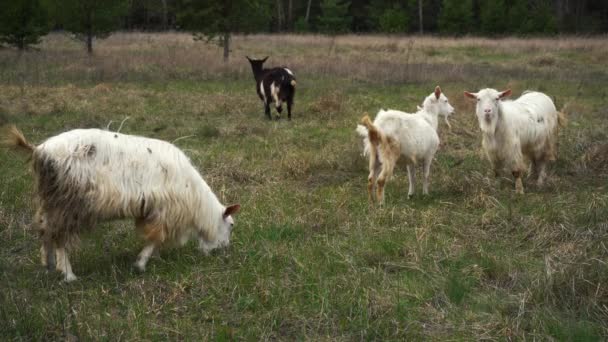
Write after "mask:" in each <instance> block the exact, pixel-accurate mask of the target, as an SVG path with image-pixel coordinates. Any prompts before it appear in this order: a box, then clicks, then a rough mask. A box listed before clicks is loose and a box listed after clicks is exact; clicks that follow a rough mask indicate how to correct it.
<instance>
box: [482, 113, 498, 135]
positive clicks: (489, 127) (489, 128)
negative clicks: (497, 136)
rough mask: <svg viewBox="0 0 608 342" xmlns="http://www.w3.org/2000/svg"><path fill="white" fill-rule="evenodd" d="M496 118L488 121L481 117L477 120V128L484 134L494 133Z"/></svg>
mask: <svg viewBox="0 0 608 342" xmlns="http://www.w3.org/2000/svg"><path fill="white" fill-rule="evenodd" d="M496 122H497V120H496V118H493V119H490V120H489V121H488V120H487V119H486V118H485V117H483V118H480V119H479V128H480V129H481V131H482V132H484V133H494V132H495V131H496Z"/></svg>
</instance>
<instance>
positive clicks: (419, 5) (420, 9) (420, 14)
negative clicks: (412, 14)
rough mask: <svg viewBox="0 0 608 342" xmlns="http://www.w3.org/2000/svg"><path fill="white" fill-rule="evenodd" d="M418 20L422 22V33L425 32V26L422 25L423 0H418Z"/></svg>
mask: <svg viewBox="0 0 608 342" xmlns="http://www.w3.org/2000/svg"><path fill="white" fill-rule="evenodd" d="M418 21H419V23H420V34H423V33H424V28H423V25H422V0H418Z"/></svg>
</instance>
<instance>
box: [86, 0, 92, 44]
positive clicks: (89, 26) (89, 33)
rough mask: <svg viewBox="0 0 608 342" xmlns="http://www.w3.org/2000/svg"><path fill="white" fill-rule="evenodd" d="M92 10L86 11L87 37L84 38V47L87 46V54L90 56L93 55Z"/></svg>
mask: <svg viewBox="0 0 608 342" xmlns="http://www.w3.org/2000/svg"><path fill="white" fill-rule="evenodd" d="M92 11H93V10H92V9H90V8H87V9H86V16H87V21H86V28H87V33H86V34H87V37H86V45H87V53H88V54H89V56H90V55H92V54H93V13H92Z"/></svg>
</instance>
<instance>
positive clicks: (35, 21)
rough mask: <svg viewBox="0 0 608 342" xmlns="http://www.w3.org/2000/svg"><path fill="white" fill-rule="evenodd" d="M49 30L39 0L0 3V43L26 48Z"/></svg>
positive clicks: (43, 5) (46, 18)
mask: <svg viewBox="0 0 608 342" xmlns="http://www.w3.org/2000/svg"><path fill="white" fill-rule="evenodd" d="M48 32H49V24H48V15H47V9H46V7H45V4H44V3H43V2H42V1H41V0H11V1H3V3H2V4H0V43H6V44H8V45H12V46H14V47H16V48H18V49H19V50H26V49H27V48H29V47H30V46H31V45H36V44H38V43H39V42H40V38H41V37H42V36H44V35H46V34H47V33H48Z"/></svg>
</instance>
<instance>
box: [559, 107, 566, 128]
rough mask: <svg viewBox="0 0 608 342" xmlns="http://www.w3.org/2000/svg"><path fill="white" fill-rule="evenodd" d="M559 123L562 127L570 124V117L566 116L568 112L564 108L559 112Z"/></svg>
mask: <svg viewBox="0 0 608 342" xmlns="http://www.w3.org/2000/svg"><path fill="white" fill-rule="evenodd" d="M557 124H558V125H559V126H560V127H561V128H565V127H566V126H567V125H568V117H566V113H564V112H563V110H562V111H559V112H557Z"/></svg>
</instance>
